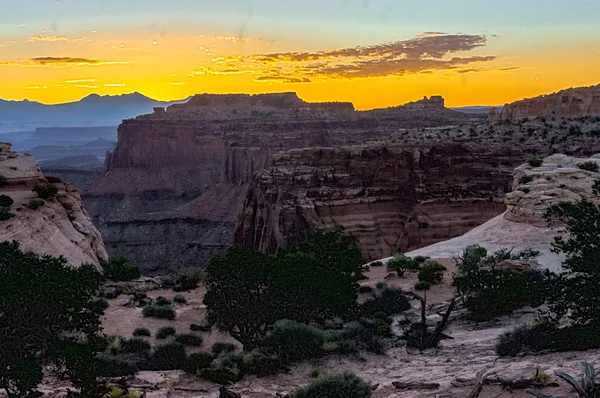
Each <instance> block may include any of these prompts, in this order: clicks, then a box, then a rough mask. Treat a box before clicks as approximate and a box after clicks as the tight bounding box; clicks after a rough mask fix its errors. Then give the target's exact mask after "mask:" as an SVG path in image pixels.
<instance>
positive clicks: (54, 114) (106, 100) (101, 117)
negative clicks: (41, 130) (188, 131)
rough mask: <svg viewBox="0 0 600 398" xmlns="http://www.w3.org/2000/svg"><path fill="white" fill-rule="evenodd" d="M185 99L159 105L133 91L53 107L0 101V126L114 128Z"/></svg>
mask: <svg viewBox="0 0 600 398" xmlns="http://www.w3.org/2000/svg"><path fill="white" fill-rule="evenodd" d="M187 100H188V98H186V99H183V100H180V101H172V102H161V101H157V100H154V99H152V98H148V97H146V96H145V95H142V94H140V93H137V92H136V93H131V94H123V95H115V96H110V95H106V96H100V95H98V94H91V95H88V96H87V97H85V98H82V99H81V100H79V101H76V102H69V103H65V104H57V105H45V104H42V103H39V102H34V101H28V100H23V101H5V100H0V124H23V125H65V126H73V125H82V126H86V125H96V126H98V125H104V126H117V125H119V124H120V123H121V121H122V120H123V119H129V118H132V117H135V116H138V115H142V114H146V113H152V108H154V107H161V106H162V107H166V106H169V105H171V104H177V103H181V102H186V101H187Z"/></svg>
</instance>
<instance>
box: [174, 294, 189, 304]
mask: <svg viewBox="0 0 600 398" xmlns="http://www.w3.org/2000/svg"><path fill="white" fill-rule="evenodd" d="M173 301H174V302H176V303H177V304H187V300H186V298H185V296H183V295H181V294H178V295H177V296H175V297H173Z"/></svg>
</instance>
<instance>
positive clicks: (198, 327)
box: [190, 323, 211, 332]
mask: <svg viewBox="0 0 600 398" xmlns="http://www.w3.org/2000/svg"><path fill="white" fill-rule="evenodd" d="M210 329H211V327H210V326H208V325H198V324H197V323H192V324H190V330H191V331H192V332H210Z"/></svg>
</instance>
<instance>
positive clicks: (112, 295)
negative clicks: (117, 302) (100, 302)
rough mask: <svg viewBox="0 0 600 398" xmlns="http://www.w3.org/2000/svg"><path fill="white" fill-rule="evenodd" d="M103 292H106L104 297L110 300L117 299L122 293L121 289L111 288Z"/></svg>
mask: <svg viewBox="0 0 600 398" xmlns="http://www.w3.org/2000/svg"><path fill="white" fill-rule="evenodd" d="M103 294H104V297H105V298H107V299H109V300H111V299H116V298H117V297H119V296H120V295H121V290H119V289H110V290H106V291H105V292H104V293H103Z"/></svg>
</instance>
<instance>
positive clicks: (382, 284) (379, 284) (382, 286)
mask: <svg viewBox="0 0 600 398" xmlns="http://www.w3.org/2000/svg"><path fill="white" fill-rule="evenodd" d="M387 287H388V284H387V283H385V282H377V283H376V284H375V288H376V289H377V290H383V289H385V288H387Z"/></svg>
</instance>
